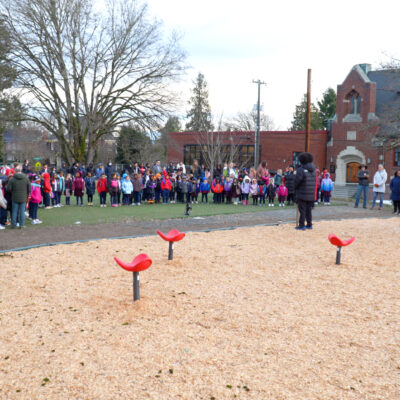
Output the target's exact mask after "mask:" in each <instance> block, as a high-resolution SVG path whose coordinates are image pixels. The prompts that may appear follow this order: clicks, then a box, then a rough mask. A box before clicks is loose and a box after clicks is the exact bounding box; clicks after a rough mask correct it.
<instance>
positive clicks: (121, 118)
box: [1, 0, 185, 163]
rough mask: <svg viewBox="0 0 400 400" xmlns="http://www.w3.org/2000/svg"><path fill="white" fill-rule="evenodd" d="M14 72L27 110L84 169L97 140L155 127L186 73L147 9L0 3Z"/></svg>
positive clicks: (132, 3) (174, 42)
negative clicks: (130, 126)
mask: <svg viewBox="0 0 400 400" xmlns="http://www.w3.org/2000/svg"><path fill="white" fill-rule="evenodd" d="M1 11H2V13H3V14H4V15H5V21H6V25H7V27H8V30H9V32H10V37H11V40H12V41H13V42H14V43H15V46H13V48H12V57H10V59H11V61H12V65H13V67H14V68H15V69H16V70H17V72H18V81H17V82H18V84H19V86H20V87H21V88H22V89H23V93H24V94H25V95H26V96H25V98H28V99H29V102H30V107H29V109H28V111H27V113H26V115H25V119H26V120H31V121H35V122H38V123H41V124H42V125H43V126H44V127H45V128H46V129H47V130H48V131H50V132H52V133H53V134H54V135H55V136H56V137H57V139H58V140H59V142H60V145H61V151H62V156H63V158H64V160H65V161H68V162H71V159H74V160H76V161H81V162H85V163H86V162H90V161H92V159H93V158H94V156H95V151H96V147H97V145H98V143H99V140H100V139H101V137H102V136H104V135H106V134H108V133H110V132H112V131H114V130H115V129H116V127H117V126H118V125H121V124H124V123H128V122H134V123H136V124H139V125H141V126H143V127H147V128H154V126H156V125H157V124H158V123H159V122H160V121H161V120H162V118H163V117H165V115H167V114H168V113H169V112H170V111H171V108H172V107H173V104H174V96H173V95H172V93H171V92H170V91H169V90H168V87H169V83H170V82H171V81H173V80H176V79H178V78H179V77H180V76H181V74H182V72H183V70H184V64H183V62H184V59H185V56H184V54H183V52H182V51H181V49H180V47H179V44H178V39H177V37H176V36H175V35H172V37H171V38H170V39H168V40H167V41H166V40H164V39H163V35H162V30H161V24H160V22H158V21H155V20H150V18H149V16H148V14H147V6H146V4H141V3H139V2H138V1H136V0H109V1H108V2H107V9H106V11H105V12H103V13H98V12H96V11H95V9H94V0H34V1H32V0H2V5H1Z"/></svg>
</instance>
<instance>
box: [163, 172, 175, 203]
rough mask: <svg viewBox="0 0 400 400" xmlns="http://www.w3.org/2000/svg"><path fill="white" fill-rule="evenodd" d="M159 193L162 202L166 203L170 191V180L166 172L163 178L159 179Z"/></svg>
mask: <svg viewBox="0 0 400 400" xmlns="http://www.w3.org/2000/svg"><path fill="white" fill-rule="evenodd" d="M160 187H161V194H162V202H163V204H168V200H169V194H170V193H171V187H172V184H171V180H170V179H169V175H168V174H167V175H166V176H165V177H164V179H163V180H162V181H161V185H160Z"/></svg>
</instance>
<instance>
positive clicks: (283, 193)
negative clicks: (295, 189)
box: [277, 185, 289, 196]
mask: <svg viewBox="0 0 400 400" xmlns="http://www.w3.org/2000/svg"><path fill="white" fill-rule="evenodd" d="M277 193H278V196H287V195H288V193H289V192H288V189H287V187H286V186H281V185H279V187H278V190H277Z"/></svg>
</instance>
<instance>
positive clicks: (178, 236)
mask: <svg viewBox="0 0 400 400" xmlns="http://www.w3.org/2000/svg"><path fill="white" fill-rule="evenodd" d="M157 233H158V234H159V235H160V236H161V237H162V238H163V239H164V240H166V241H167V242H179V241H180V240H182V239H183V238H184V237H185V232H179V231H178V230H177V229H172V230H170V231H169V232H168V233H167V234H166V235H165V234H164V233H162V232H161V231H157Z"/></svg>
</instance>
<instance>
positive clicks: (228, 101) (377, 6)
mask: <svg viewBox="0 0 400 400" xmlns="http://www.w3.org/2000/svg"><path fill="white" fill-rule="evenodd" d="M147 3H148V4H149V7H150V13H151V15H154V16H156V17H157V18H159V19H162V20H163V21H164V25H165V28H166V29H167V30H176V31H178V32H179V33H181V34H182V35H183V39H182V41H181V44H182V47H183V48H184V49H185V51H186V52H187V55H188V62H189V65H190V67H191V68H190V70H189V71H188V73H187V75H186V77H185V80H184V82H182V84H181V85H180V87H179V89H180V91H181V94H182V98H183V100H184V101H187V100H188V98H189V96H190V88H191V87H193V83H192V81H193V79H194V78H195V77H196V76H197V74H198V72H202V73H203V74H204V75H205V78H206V80H207V82H208V85H209V93H210V97H209V98H210V103H211V108H212V112H213V114H215V115H220V114H221V113H223V115H224V117H230V116H232V115H234V114H235V113H237V112H238V111H248V110H250V109H252V107H253V105H254V104H255V103H256V101H257V86H256V85H255V84H253V83H252V80H253V79H261V80H263V81H265V82H266V83H267V86H263V87H262V91H261V102H262V103H263V104H264V111H265V113H266V114H268V115H270V116H271V117H272V119H273V120H274V122H275V125H276V128H277V129H287V128H288V127H289V126H290V123H291V119H292V114H293V112H294V108H295V105H296V104H297V103H299V101H300V100H301V98H302V95H303V93H305V92H306V88H307V68H311V69H312V97H313V101H316V99H320V98H321V94H322V93H323V91H324V90H325V89H326V88H328V87H333V88H334V89H335V90H336V85H337V84H340V83H342V81H343V80H344V78H345V77H346V75H347V74H348V72H349V71H350V69H351V68H352V66H353V65H355V64H359V63H370V64H372V65H373V67H379V65H380V63H381V62H383V61H385V60H386V61H387V55H392V56H400V34H399V32H400V29H399V28H400V24H399V15H400V0H381V1H376V0H374V1H372V0H364V1H361V0H346V1H344V0H336V1H326V0H325V1H324V0H304V1H298V0H286V1H285V0H280V1H268V0H254V1H250V0H249V1H247V2H244V1H236V0H230V1H228V0H202V1H199V0H147ZM187 108H188V107H187V105H185V104H184V105H183V107H182V110H180V112H181V113H182V115H184V114H185V111H186V109H187Z"/></svg>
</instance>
